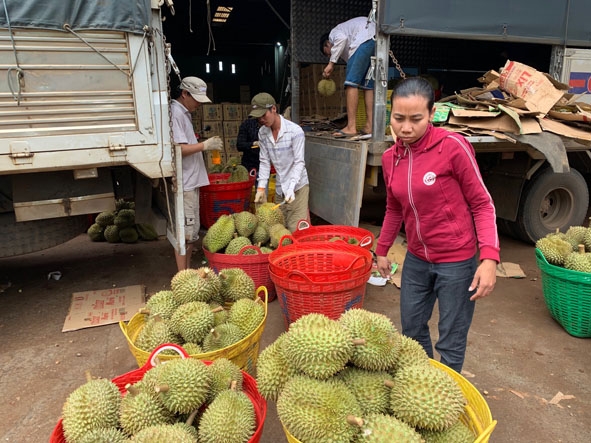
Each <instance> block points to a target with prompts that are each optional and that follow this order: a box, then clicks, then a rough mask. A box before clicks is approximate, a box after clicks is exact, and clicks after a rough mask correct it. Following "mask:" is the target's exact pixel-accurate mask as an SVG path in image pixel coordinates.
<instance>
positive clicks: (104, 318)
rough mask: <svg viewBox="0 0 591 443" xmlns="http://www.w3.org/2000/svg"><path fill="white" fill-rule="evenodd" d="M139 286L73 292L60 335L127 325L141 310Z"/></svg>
mask: <svg viewBox="0 0 591 443" xmlns="http://www.w3.org/2000/svg"><path fill="white" fill-rule="evenodd" d="M145 293H146V288H145V286H143V285H135V286H125V287H123V288H109V289H99V290H97V291H84V292H75V293H73V294H72V302H71V304H70V309H69V311H68V315H67V316H66V320H65V322H64V327H63V328H62V332H68V331H76V330H78V329H83V328H91V327H94V326H102V325H108V324H111V323H119V322H120V321H129V320H130V319H131V317H133V315H134V314H135V313H136V312H137V311H138V310H139V309H140V308H142V307H144V306H145V303H146V300H145Z"/></svg>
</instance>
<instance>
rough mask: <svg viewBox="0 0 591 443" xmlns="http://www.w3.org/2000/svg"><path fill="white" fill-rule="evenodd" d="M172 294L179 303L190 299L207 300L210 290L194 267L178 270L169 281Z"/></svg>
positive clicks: (208, 299) (209, 298)
mask: <svg viewBox="0 0 591 443" xmlns="http://www.w3.org/2000/svg"><path fill="white" fill-rule="evenodd" d="M170 289H171V290H172V295H173V296H174V298H175V300H176V301H177V303H178V304H179V305H182V304H184V303H189V302H192V301H201V302H206V303H207V302H209V301H210V300H211V296H212V294H211V290H210V287H209V285H208V284H207V283H206V282H205V280H204V279H203V277H201V274H200V273H199V272H197V270H196V269H183V270H181V271H178V272H177V273H176V274H175V275H174V276H173V277H172V280H171V281H170Z"/></svg>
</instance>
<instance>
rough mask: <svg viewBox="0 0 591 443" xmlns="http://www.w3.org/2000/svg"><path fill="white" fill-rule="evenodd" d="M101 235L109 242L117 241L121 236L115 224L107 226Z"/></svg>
mask: <svg viewBox="0 0 591 443" xmlns="http://www.w3.org/2000/svg"><path fill="white" fill-rule="evenodd" d="M103 235H104V237H105V240H107V241H108V242H109V243H117V242H119V241H121V238H120V237H119V228H118V227H117V226H116V225H109V226H107V227H106V228H105V230H104V231H103Z"/></svg>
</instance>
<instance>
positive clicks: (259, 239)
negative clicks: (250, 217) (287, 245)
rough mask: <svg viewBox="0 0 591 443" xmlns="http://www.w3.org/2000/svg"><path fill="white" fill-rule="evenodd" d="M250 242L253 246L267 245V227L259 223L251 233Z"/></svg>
mask: <svg viewBox="0 0 591 443" xmlns="http://www.w3.org/2000/svg"><path fill="white" fill-rule="evenodd" d="M251 241H252V244H253V245H258V244H261V245H264V244H265V243H267V242H268V241H269V225H267V224H266V223H260V222H259V223H258V224H257V226H256V228H255V230H254V232H253V233H252V237H251Z"/></svg>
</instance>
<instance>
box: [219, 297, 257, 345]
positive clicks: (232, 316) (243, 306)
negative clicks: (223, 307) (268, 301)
mask: <svg viewBox="0 0 591 443" xmlns="http://www.w3.org/2000/svg"><path fill="white" fill-rule="evenodd" d="M264 318H265V308H264V306H263V303H262V301H261V299H260V298H258V297H257V299H256V300H252V299H250V298H241V299H239V300H236V302H235V303H234V304H233V305H232V306H231V307H230V310H229V311H228V321H229V322H230V323H233V324H235V325H236V326H238V327H239V328H240V330H241V331H242V334H244V336H245V337H246V336H247V335H249V334H250V333H251V332H253V331H254V330H255V329H256V328H258V327H259V326H260V324H261V322H262V321H263V319H264Z"/></svg>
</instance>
